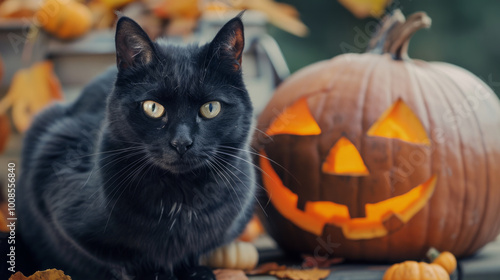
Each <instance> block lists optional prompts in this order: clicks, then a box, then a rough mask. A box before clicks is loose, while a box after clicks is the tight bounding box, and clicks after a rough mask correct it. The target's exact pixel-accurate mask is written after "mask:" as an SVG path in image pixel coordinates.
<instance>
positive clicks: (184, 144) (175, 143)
mask: <svg viewBox="0 0 500 280" xmlns="http://www.w3.org/2000/svg"><path fill="white" fill-rule="evenodd" d="M170 145H172V147H174V148H175V149H176V150H177V152H178V153H179V155H181V156H182V155H183V154H184V153H185V152H186V151H187V150H189V148H191V147H192V146H193V140H191V139H189V138H180V139H174V140H172V141H171V142H170Z"/></svg>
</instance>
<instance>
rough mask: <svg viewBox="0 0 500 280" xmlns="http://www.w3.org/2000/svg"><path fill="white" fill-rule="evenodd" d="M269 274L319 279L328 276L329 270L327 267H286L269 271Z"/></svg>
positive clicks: (294, 279) (288, 277) (290, 277)
mask: <svg viewBox="0 0 500 280" xmlns="http://www.w3.org/2000/svg"><path fill="white" fill-rule="evenodd" d="M269 274H271V275H275V276H276V277H278V278H284V279H292V280H320V279H323V278H326V277H328V275H329V274H330V270H328V269H317V268H313V269H287V270H279V271H271V272H270V273H269Z"/></svg>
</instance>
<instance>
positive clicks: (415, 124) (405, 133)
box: [367, 99, 430, 145]
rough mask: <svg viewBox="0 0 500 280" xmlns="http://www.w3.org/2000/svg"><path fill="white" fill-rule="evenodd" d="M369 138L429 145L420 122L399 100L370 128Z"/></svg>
mask: <svg viewBox="0 0 500 280" xmlns="http://www.w3.org/2000/svg"><path fill="white" fill-rule="evenodd" d="M367 134H368V135H369V136H379V137H385V138H396V139H400V140H403V141H406V142H410V143H415V144H424V145H430V140H429V137H428V136H427V132H426V131H425V128H424V126H423V125H422V122H420V120H419V119H418V117H417V116H416V115H415V113H413V111H412V110H411V109H410V107H408V105H406V104H405V103H404V102H403V101H402V100H401V99H399V100H398V101H396V102H395V103H394V104H393V105H392V106H391V107H390V108H389V109H387V110H386V111H385V112H384V113H383V114H382V116H381V117H380V118H379V119H378V120H377V121H376V122H375V123H374V124H373V125H372V127H370V129H369V130H368V132H367Z"/></svg>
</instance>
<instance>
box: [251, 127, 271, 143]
mask: <svg viewBox="0 0 500 280" xmlns="http://www.w3.org/2000/svg"><path fill="white" fill-rule="evenodd" d="M250 127H251V128H253V130H254V131H257V132H259V133H261V134H263V135H264V136H265V137H266V139H268V140H271V142H274V139H273V137H272V136H271V135H269V134H267V133H266V132H265V131H263V130H260V129H258V128H257V127H256V126H254V125H250Z"/></svg>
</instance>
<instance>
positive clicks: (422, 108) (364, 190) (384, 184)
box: [253, 44, 500, 261]
mask: <svg viewBox="0 0 500 280" xmlns="http://www.w3.org/2000/svg"><path fill="white" fill-rule="evenodd" d="M382 45H383V44H382ZM401 49H403V50H404V49H405V47H404V46H403V48H401V47H400V48H396V50H397V51H398V52H399V51H401ZM394 57H396V58H398V59H395V58H394ZM300 104H302V105H300ZM303 104H306V106H304V105H303ZM402 104H404V105H402ZM399 105H401V106H399ZM391 106H393V107H394V106H399V107H398V108H409V110H407V111H411V112H413V114H414V116H416V117H417V118H418V121H419V122H420V123H421V126H422V128H423V130H424V132H425V134H426V135H427V137H428V139H427V140H428V141H427V142H426V141H407V140H401V137H399V139H397V137H392V136H391V133H388V134H387V135H385V136H377V135H369V134H370V131H372V128H373V127H374V125H375V124H376V123H378V121H380V120H381V119H384V118H387V116H384V114H385V113H387V112H388V111H387V110H388V109H390V108H391ZM405 106H406V107H405ZM291 107H294V110H295V109H296V108H299V107H300V108H302V109H300V110H296V111H293V110H288V109H290V108H291ZM303 108H306V109H305V110H307V111H308V112H306V111H305V110H304V109H303ZM282 112H285V114H283V113H282ZM304 112H305V113H304ZM307 114H309V115H310V116H311V119H312V120H313V121H315V122H316V124H317V126H318V127H319V130H320V132H318V131H317V130H318V129H316V128H315V127H314V125H309V124H307V123H304V124H303V125H301V127H302V130H301V131H299V130H300V129H299V128H297V127H293V124H294V123H297V122H304V121H303V119H304V116H306V115H307ZM389 115H390V114H389ZM277 120H279V121H277ZM277 122H280V127H278V126H277V125H276V123H277ZM412 127H415V125H413V126H409V125H406V126H403V128H405V129H409V128H412ZM498 127H500V103H499V101H498V99H497V98H496V96H495V95H494V93H493V91H492V90H491V89H490V88H489V87H488V86H487V85H485V84H484V83H483V82H482V81H481V80H480V79H478V78H477V77H475V76H474V75H472V74H471V73H469V72H467V71H466V70H464V69H462V68H459V67H457V66H454V65H450V64H446V63H429V62H425V61H421V60H411V59H409V58H406V57H404V55H402V56H401V55H399V57H398V55H397V54H394V53H390V52H389V53H383V54H380V53H365V54H344V55H340V56H337V57H335V58H333V59H331V60H328V61H322V62H318V63H315V64H313V65H311V66H308V67H306V68H304V69H302V70H300V71H298V72H297V73H295V74H294V75H292V76H291V77H289V79H288V80H286V81H285V82H284V83H283V84H282V85H281V86H280V87H279V88H278V89H277V90H276V92H275V94H274V97H273V98H272V100H271V101H270V103H269V104H268V106H267V107H266V109H265V110H264V111H263V113H262V114H261V116H260V117H259V119H258V123H257V129H258V130H257V132H256V135H255V137H254V142H253V147H254V148H255V150H257V151H260V154H261V155H263V156H268V157H269V158H270V160H266V159H265V158H264V157H258V158H256V162H257V163H259V164H260V167H261V168H263V171H264V172H262V174H261V179H262V185H263V186H264V187H265V188H266V190H267V192H268V193H273V192H274V194H275V195H272V194H271V195H269V197H266V198H264V199H263V200H262V202H263V203H262V204H263V205H266V203H267V202H268V200H269V201H270V203H268V206H267V207H266V208H265V209H264V210H265V212H266V214H267V215H262V216H261V218H262V222H263V224H264V226H265V228H266V230H267V231H268V232H269V233H270V234H271V236H272V237H273V238H274V239H275V240H276V241H277V242H278V244H279V245H280V246H281V247H282V248H283V249H285V250H286V251H289V252H296V253H310V254H319V255H322V256H327V257H344V258H347V259H355V260H369V261H402V260H407V259H420V258H422V257H424V256H425V251H426V249H427V248H429V247H435V248H437V249H439V250H440V251H450V252H452V253H453V254H454V255H455V256H457V257H462V256H467V255H471V254H473V253H474V252H476V251H477V250H478V249H479V248H481V247H482V246H484V245H485V244H486V243H487V242H489V241H491V240H493V239H494V238H495V237H496V236H497V235H498V234H499V231H500V219H499V218H498V213H499V212H500V204H499V203H497V201H498V197H500V173H499V172H497V171H496V166H497V164H496V163H498V162H500V130H499V129H498ZM294 130H296V131H294ZM259 131H263V132H267V133H268V134H274V135H272V139H270V137H268V136H266V135H264V134H263V133H260V132H259ZM410 133H411V132H410ZM394 134H395V135H398V133H394ZM379 135H380V134H379ZM399 136H401V135H399ZM344 138H345V139H347V140H349V142H351V143H352V144H353V146H354V147H355V150H357V151H358V152H359V155H360V158H361V159H362V160H363V163H364V165H365V166H366V174H364V173H363V172H360V173H359V174H354V175H350V174H341V175H339V174H329V173H325V172H324V171H323V170H322V168H323V166H324V165H325V162H327V159H328V157H329V153H330V152H331V150H332V147H334V146H335V144H336V143H338V142H339V140H341V139H344ZM266 165H267V167H266ZM340 165H342V162H340ZM327 169H328V167H327ZM272 173H275V175H276V176H274V177H272V176H270V175H269V174H271V175H273V174H272ZM430 178H434V179H435V187H434V189H433V191H432V193H431V194H430V196H429V197H428V198H426V199H425V201H424V202H425V203H423V204H422V205H421V207H418V208H414V209H413V210H415V211H413V212H414V213H411V215H409V216H408V217H409V218H408V219H407V221H401V220H400V219H399V218H400V217H401V215H399V214H397V215H391V213H390V212H387V213H386V214H384V215H383V216H382V218H381V220H380V221H372V220H370V219H368V218H367V214H368V212H367V209H368V206H367V205H368V204H372V205H373V204H377V203H379V202H382V201H386V200H389V199H392V198H395V197H398V196H401V195H404V194H407V193H409V192H411V191H412V190H414V189H415V188H416V186H419V185H420V184H423V183H424V182H427V181H428V180H430ZM279 185H281V187H283V186H284V187H283V188H286V189H283V188H281V187H280V186H279ZM285 194H287V195H288V194H289V195H290V196H293V195H294V196H295V197H296V198H297V201H286V199H284V197H286V195H285ZM316 202H320V204H326V205H328V207H330V208H328V209H329V211H330V210H331V209H333V208H331V207H333V206H332V205H335V207H337V209H338V210H335V211H333V210H331V212H332V213H330V214H331V215H336V216H331V215H330V214H328V215H330V216H328V217H324V216H326V215H327V214H325V212H324V211H310V212H307V207H308V205H309V206H311V205H313V204H314V203H316ZM287 203H288V204H287ZM287 205H288V206H287ZM318 205H319V204H318ZM314 207H316V206H314ZM318 207H319V206H318ZM342 207H343V208H342ZM310 208H313V207H312V206H311V207H310ZM319 208H321V207H319ZM319 208H318V209H319ZM321 209H327V208H321ZM345 209H348V214H339V213H340V210H342V211H343V210H345ZM325 221H326V222H325ZM358 222H359V224H362V226H363V228H362V230H360V231H358V232H357V234H353V235H352V236H348V237H346V233H348V232H349V230H351V229H356V228H355V227H356V224H357V223H358ZM370 222H373V225H374V228H375V226H376V227H377V230H378V231H377V232H375V231H373V232H372V231H371V228H370V227H369V223H370ZM323 224H324V225H323ZM380 227H384V228H385V229H386V232H385V233H384V232H382V231H380ZM353 232H354V231H353ZM374 232H375V233H374ZM358 233H359V234H358Z"/></svg>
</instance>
